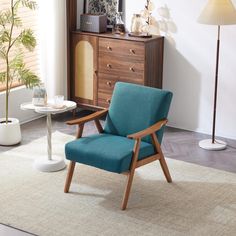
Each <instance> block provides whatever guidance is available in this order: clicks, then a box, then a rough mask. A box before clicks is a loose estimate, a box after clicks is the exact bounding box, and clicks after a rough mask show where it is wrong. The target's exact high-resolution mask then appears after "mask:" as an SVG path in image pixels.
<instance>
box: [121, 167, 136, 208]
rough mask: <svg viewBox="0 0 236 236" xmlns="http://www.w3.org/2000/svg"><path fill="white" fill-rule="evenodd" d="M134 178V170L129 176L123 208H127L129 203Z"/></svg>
mask: <svg viewBox="0 0 236 236" xmlns="http://www.w3.org/2000/svg"><path fill="white" fill-rule="evenodd" d="M133 178H134V171H133V172H132V173H129V174H128V176H127V183H126V187H125V192H124V196H123V201H122V205H121V210H125V209H126V207H127V203H128V200H129V194H130V190H131V186H132V182H133Z"/></svg>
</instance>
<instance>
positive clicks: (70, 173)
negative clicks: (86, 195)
mask: <svg viewBox="0 0 236 236" xmlns="http://www.w3.org/2000/svg"><path fill="white" fill-rule="evenodd" d="M74 169H75V162H74V161H71V162H70V164H69V169H68V172H67V177H66V183H65V188H64V193H68V192H69V189H70V184H71V180H72V177H73V173H74Z"/></svg>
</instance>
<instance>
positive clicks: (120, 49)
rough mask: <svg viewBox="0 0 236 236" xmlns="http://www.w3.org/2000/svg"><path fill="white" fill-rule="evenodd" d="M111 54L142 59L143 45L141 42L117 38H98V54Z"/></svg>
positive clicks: (143, 53)
mask: <svg viewBox="0 0 236 236" xmlns="http://www.w3.org/2000/svg"><path fill="white" fill-rule="evenodd" d="M104 53H106V54H108V55H111V56H124V57H128V58H129V59H132V58H133V59H136V60H141V61H143V60H144V55H145V47H144V43H142V42H134V41H127V40H119V39H108V38H100V39H99V54H104Z"/></svg>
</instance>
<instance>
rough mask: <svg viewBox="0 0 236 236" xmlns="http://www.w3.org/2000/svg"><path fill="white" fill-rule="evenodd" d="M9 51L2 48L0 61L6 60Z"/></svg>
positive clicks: (0, 48) (0, 49)
mask: <svg viewBox="0 0 236 236" xmlns="http://www.w3.org/2000/svg"><path fill="white" fill-rule="evenodd" d="M6 54H7V50H6V47H4V46H2V47H0V59H3V60H6Z"/></svg>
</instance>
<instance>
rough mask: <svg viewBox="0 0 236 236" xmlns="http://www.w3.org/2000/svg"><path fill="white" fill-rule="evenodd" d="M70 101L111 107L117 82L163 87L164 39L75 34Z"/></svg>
mask: <svg viewBox="0 0 236 236" xmlns="http://www.w3.org/2000/svg"><path fill="white" fill-rule="evenodd" d="M71 38H72V44H71V45H72V47H71V51H70V55H71V62H72V63H71V64H70V79H69V85H70V99H72V100H74V101H77V103H78V105H79V106H82V107H87V108H88V107H89V108H97V107H108V106H109V104H110V102H111V97H112V92H113V89H114V86H115V83H116V82H117V81H123V82H129V83H136V84H142V85H146V86H152V87H158V88H162V72H163V46H164V38H163V37H160V36H153V37H152V38H149V39H142V38H133V37H129V36H127V35H124V36H119V35H113V34H111V33H106V34H92V33H83V32H78V31H75V32H72V34H71Z"/></svg>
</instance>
